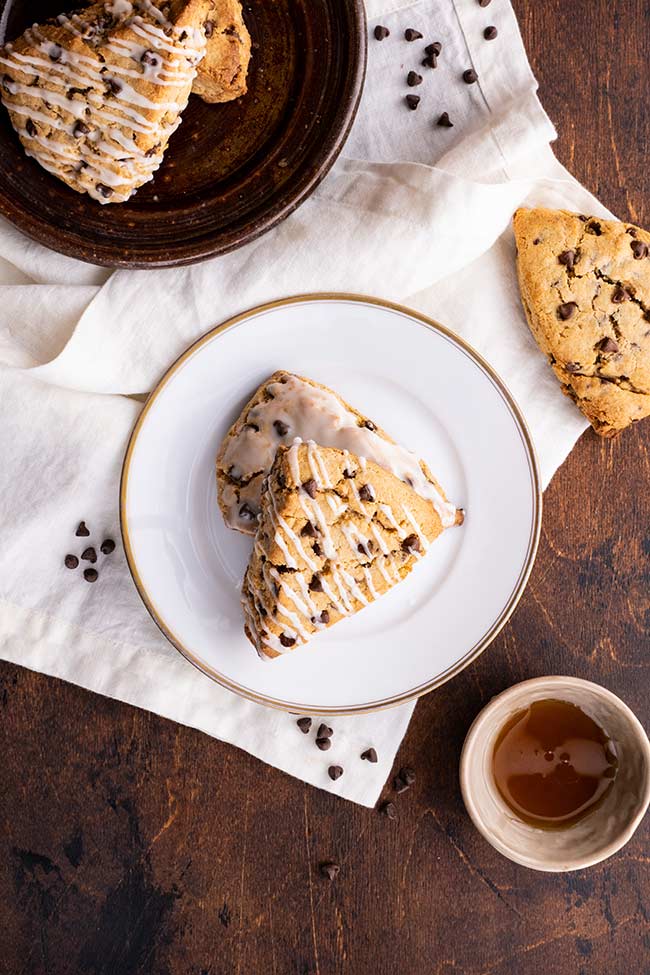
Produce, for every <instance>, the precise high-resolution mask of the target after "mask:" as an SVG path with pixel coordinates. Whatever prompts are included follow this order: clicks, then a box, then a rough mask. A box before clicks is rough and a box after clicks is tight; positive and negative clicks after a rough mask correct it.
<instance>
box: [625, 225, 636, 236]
mask: <svg viewBox="0 0 650 975" xmlns="http://www.w3.org/2000/svg"><path fill="white" fill-rule="evenodd" d="M625 233H626V234H629V235H630V237H636V235H637V233H638V231H637V229H636V227H628V228H627V230H626V231H625Z"/></svg>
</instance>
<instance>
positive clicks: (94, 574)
mask: <svg viewBox="0 0 650 975" xmlns="http://www.w3.org/2000/svg"><path fill="white" fill-rule="evenodd" d="M84 579H85V580H86V582H97V580H98V579H99V573H98V571H97V569H84Z"/></svg>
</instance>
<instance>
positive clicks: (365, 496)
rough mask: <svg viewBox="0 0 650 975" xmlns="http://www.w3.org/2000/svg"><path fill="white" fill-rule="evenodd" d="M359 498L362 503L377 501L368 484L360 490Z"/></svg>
mask: <svg viewBox="0 0 650 975" xmlns="http://www.w3.org/2000/svg"><path fill="white" fill-rule="evenodd" d="M359 497H360V499H361V500H362V501H374V500H375V496H374V494H373V493H372V491H371V489H370V486H369V485H368V484H364V485H363V486H362V487H360V488H359Z"/></svg>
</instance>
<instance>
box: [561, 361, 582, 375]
mask: <svg viewBox="0 0 650 975" xmlns="http://www.w3.org/2000/svg"><path fill="white" fill-rule="evenodd" d="M564 368H565V369H566V371H567V372H570V373H576V372H580V363H579V362H567V364H566V366H565V367H564Z"/></svg>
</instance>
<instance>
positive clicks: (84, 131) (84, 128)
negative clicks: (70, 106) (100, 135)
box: [72, 122, 90, 139]
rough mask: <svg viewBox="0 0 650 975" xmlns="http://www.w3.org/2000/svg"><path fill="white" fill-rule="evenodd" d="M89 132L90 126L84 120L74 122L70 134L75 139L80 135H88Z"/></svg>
mask: <svg viewBox="0 0 650 975" xmlns="http://www.w3.org/2000/svg"><path fill="white" fill-rule="evenodd" d="M89 132H90V126H89V125H86V123H85V122H75V125H74V128H73V130H72V134H73V136H74V137H75V139H81V138H82V136H84V135H88V133H89Z"/></svg>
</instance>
